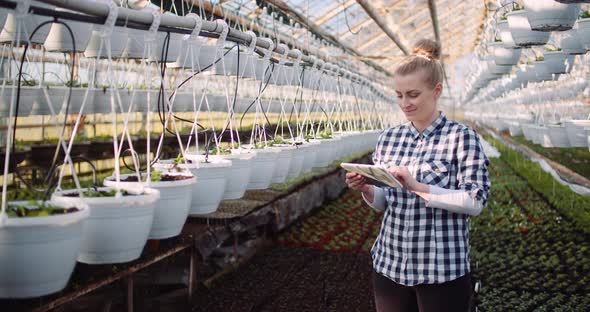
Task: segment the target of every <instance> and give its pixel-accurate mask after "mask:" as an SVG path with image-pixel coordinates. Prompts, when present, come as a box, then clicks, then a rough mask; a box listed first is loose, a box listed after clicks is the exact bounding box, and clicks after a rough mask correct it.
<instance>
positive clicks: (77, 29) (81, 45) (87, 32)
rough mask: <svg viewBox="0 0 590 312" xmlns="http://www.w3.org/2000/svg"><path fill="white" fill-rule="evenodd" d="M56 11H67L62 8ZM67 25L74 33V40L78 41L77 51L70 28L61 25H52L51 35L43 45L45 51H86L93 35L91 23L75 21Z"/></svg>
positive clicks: (68, 22)
mask: <svg viewBox="0 0 590 312" xmlns="http://www.w3.org/2000/svg"><path fill="white" fill-rule="evenodd" d="M55 10H56V11H67V10H63V9H60V8H57V9H55ZM66 23H67V24H68V25H69V26H70V28H71V30H72V33H73V34H74V39H75V40H76V42H75V44H76V47H75V50H74V44H73V42H72V36H71V35H70V32H69V31H68V28H67V27H66V26H64V25H62V24H59V23H53V24H51V29H50V30H49V34H48V35H47V38H46V39H45V42H44V43H43V46H44V47H45V50H47V51H48V52H84V50H86V47H87V46H88V42H89V41H90V36H91V34H92V25H91V24H89V23H83V22H74V21H67V22H66Z"/></svg>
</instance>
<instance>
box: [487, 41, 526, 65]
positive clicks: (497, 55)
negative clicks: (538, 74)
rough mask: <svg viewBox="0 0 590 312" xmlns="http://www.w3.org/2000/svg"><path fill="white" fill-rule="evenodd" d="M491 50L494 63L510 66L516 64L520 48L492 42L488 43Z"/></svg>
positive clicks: (520, 52) (520, 51)
mask: <svg viewBox="0 0 590 312" xmlns="http://www.w3.org/2000/svg"><path fill="white" fill-rule="evenodd" d="M490 47H491V48H492V50H493V55H494V62H495V63H496V65H501V66H508V65H510V66H512V65H516V64H518V61H519V60H520V56H521V54H522V49H518V48H511V49H509V48H506V47H505V45H504V43H503V42H494V43H491V44H490Z"/></svg>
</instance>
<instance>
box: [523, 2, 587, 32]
mask: <svg viewBox="0 0 590 312" xmlns="http://www.w3.org/2000/svg"><path fill="white" fill-rule="evenodd" d="M524 6H525V7H526V15H527V18H528V21H529V23H530V25H531V29H532V30H535V31H545V32H551V31H564V30H569V29H572V26H574V23H575V22H576V18H577V17H578V13H579V12H580V4H563V3H558V2H556V1H554V0H524Z"/></svg>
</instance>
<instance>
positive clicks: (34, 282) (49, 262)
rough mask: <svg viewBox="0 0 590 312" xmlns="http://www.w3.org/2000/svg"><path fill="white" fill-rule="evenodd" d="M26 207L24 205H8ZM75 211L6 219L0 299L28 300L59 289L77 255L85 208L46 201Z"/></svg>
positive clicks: (0, 230)
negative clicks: (75, 209)
mask: <svg viewBox="0 0 590 312" xmlns="http://www.w3.org/2000/svg"><path fill="white" fill-rule="evenodd" d="M7 204H8V205H25V206H26V205H27V204H28V202H26V201H20V202H8V203H7ZM47 204H49V205H52V206H57V207H61V208H66V209H67V208H77V209H78V211H76V212H70V213H66V214H56V215H49V216H37V217H8V219H7V220H6V223H5V224H4V225H3V226H2V227H0V268H2V269H1V270H0V298H32V297H39V296H44V295H47V294H51V293H54V292H58V291H60V290H62V289H63V288H64V287H65V286H66V285H67V283H68V280H69V279H70V275H71V274H72V271H73V270H74V266H75V265H76V258H77V257H78V253H79V252H80V246H81V243H82V237H83V229H84V223H85V220H86V219H87V218H88V214H89V211H88V206H86V205H84V204H82V203H80V202H75V203H57V202H53V201H49V202H47Z"/></svg>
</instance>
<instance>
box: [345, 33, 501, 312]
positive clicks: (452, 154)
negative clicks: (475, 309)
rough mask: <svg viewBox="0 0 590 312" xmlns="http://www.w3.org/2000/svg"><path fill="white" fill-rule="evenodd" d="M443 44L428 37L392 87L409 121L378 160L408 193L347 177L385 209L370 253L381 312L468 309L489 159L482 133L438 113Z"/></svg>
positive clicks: (384, 143) (381, 146)
mask: <svg viewBox="0 0 590 312" xmlns="http://www.w3.org/2000/svg"><path fill="white" fill-rule="evenodd" d="M439 58H440V46H439V45H438V44H437V43H436V42H434V41H432V40H427V39H423V40H420V41H418V42H417V43H416V45H415V47H414V49H413V53H412V55H410V56H408V57H406V58H405V59H404V60H403V61H401V63H400V64H399V65H398V66H397V68H396V70H395V76H394V79H393V80H394V88H395V92H396V93H397V97H398V99H399V100H398V104H399V107H400V109H401V110H402V111H403V112H404V114H405V116H406V118H407V120H408V122H407V123H405V124H402V125H399V126H397V127H395V128H390V129H387V130H385V131H384V132H383V133H382V134H381V136H380V137H379V140H378V142H377V146H376V149H375V152H374V154H373V162H374V163H375V164H376V165H381V166H386V167H388V170H389V172H391V173H392V174H393V175H394V176H395V177H396V178H397V179H398V180H399V181H400V182H401V183H402V185H403V188H391V187H384V188H380V187H376V186H373V185H369V184H367V181H366V179H365V178H364V177H362V176H360V175H358V174H355V173H347V174H346V183H347V185H348V187H349V188H351V189H353V190H357V191H360V192H362V195H363V198H364V200H365V201H366V202H367V203H368V204H369V205H370V206H371V207H373V208H374V209H377V210H380V211H384V216H383V221H382V224H381V230H380V232H379V235H378V237H377V240H376V241H375V243H374V244H373V248H372V249H371V256H372V259H373V269H374V272H373V288H374V293H375V303H376V306H377V311H379V312H384V311H388V312H389V311H400V312H412V311H420V312H432V311H436V312H444V311H452V312H462V311H465V312H466V311H469V310H470V306H471V300H472V293H473V291H472V289H473V287H472V284H471V278H470V274H469V226H468V223H469V217H470V216H477V215H478V214H479V213H480V212H481V210H482V208H483V207H484V206H485V204H486V201H487V198H488V196H489V190H490V180H489V177H488V169H487V167H488V165H489V161H488V159H487V157H486V155H485V154H484V152H483V148H482V146H481V144H480V139H479V137H478V135H477V133H476V132H475V131H474V130H473V129H471V128H469V127H468V126H466V125H463V124H460V123H457V122H454V121H451V120H449V119H447V117H446V116H445V115H444V114H443V113H442V112H441V111H439V110H438V109H437V101H438V99H439V98H440V96H441V94H442V92H443V85H442V83H443V77H444V72H443V67H442V65H441V62H440V61H439Z"/></svg>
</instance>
